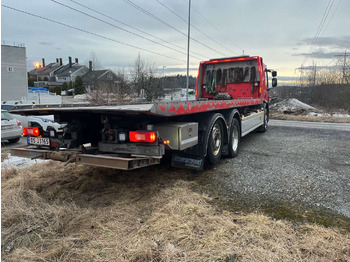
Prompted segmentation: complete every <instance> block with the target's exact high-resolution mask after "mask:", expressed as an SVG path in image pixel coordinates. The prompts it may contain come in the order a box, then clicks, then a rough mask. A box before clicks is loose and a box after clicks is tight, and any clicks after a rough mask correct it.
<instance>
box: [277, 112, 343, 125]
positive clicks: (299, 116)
mask: <svg viewBox="0 0 350 262" xmlns="http://www.w3.org/2000/svg"><path fill="white" fill-rule="evenodd" d="M270 118H271V119H279V120H292V121H309V122H329V123H350V118H349V117H342V118H341V117H334V116H311V115H305V114H284V113H282V112H278V111H277V112H276V111H271V112H270Z"/></svg>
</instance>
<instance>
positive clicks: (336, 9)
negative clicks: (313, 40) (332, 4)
mask: <svg viewBox="0 0 350 262" xmlns="http://www.w3.org/2000/svg"><path fill="white" fill-rule="evenodd" d="M341 1H342V0H339V2H338V4H337V7H336V8H335V9H334V12H333V14H332V16H331V18H330V19H329V20H328V23H327V25H326V27H325V28H324V30H323V32H322V34H324V32H326V30H327V28H328V26H329V24H330V23H331V21H332V20H333V17H334V15H335V13H336V12H337V11H338V8H339V6H340V3H341Z"/></svg>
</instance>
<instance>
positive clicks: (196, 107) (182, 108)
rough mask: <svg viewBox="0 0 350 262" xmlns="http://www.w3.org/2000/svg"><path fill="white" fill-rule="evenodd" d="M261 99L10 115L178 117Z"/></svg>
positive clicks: (45, 110) (23, 111)
mask: <svg viewBox="0 0 350 262" xmlns="http://www.w3.org/2000/svg"><path fill="white" fill-rule="evenodd" d="M261 103H263V100H262V99H252V98H245V99H236V100H205V101H196V100H195V101H172V102H158V103H152V104H129V105H115V106H84V107H79V106H78V107H64V106H61V107H41V108H38V107H34V108H30V109H16V110H12V111H10V112H11V113H16V114H21V115H53V114H60V113H83V112H85V113H96V114H97V113H106V114H132V115H134V114H147V115H155V116H163V117H167V116H179V115H188V114H195V113H202V112H207V111H214V110H222V109H229V108H235V107H244V106H250V105H258V104H261Z"/></svg>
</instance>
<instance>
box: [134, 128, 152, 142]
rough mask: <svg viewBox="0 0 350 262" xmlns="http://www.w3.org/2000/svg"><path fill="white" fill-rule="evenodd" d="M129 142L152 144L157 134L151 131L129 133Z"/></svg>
mask: <svg viewBox="0 0 350 262" xmlns="http://www.w3.org/2000/svg"><path fill="white" fill-rule="evenodd" d="M129 139H130V142H137V143H139V142H143V143H154V142H156V141H157V134H156V132H153V131H130V132H129Z"/></svg>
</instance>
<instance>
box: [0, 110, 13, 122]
mask: <svg viewBox="0 0 350 262" xmlns="http://www.w3.org/2000/svg"><path fill="white" fill-rule="evenodd" d="M12 119H14V117H13V116H12V115H11V114H10V113H8V112H1V120H12Z"/></svg>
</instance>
